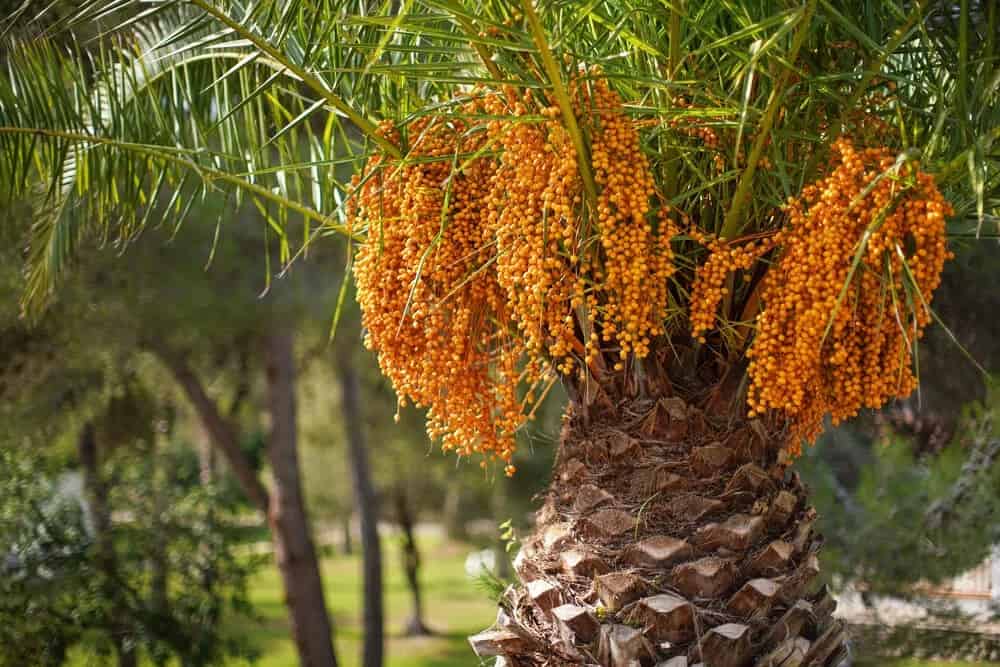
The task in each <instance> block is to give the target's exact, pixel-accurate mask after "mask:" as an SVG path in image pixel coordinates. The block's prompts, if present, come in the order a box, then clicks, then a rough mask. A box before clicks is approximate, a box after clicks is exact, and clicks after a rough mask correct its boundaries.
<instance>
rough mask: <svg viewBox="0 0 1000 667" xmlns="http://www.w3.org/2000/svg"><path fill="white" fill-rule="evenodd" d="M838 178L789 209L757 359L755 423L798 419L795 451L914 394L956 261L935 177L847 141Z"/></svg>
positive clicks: (837, 161)
mask: <svg viewBox="0 0 1000 667" xmlns="http://www.w3.org/2000/svg"><path fill="white" fill-rule="evenodd" d="M833 149H834V162H833V169H832V170H831V172H830V173H829V175H827V176H826V177H824V178H822V179H820V180H819V181H817V182H816V183H814V184H813V185H810V186H808V187H806V188H805V189H804V190H803V192H802V195H801V197H800V198H798V199H792V200H790V201H789V202H788V204H787V207H786V213H787V215H788V224H787V226H786V228H785V230H784V231H782V232H781V233H780V235H781V236H782V237H783V238H780V239H779V242H780V244H781V255H780V258H779V260H778V262H777V265H776V266H775V267H773V268H772V270H771V271H769V272H768V275H767V277H766V278H765V282H764V287H763V295H762V297H763V303H764V309H763V311H762V312H761V314H760V315H759V316H758V318H757V334H756V339H755V341H754V343H753V346H752V348H751V349H750V351H749V352H748V355H749V357H750V360H751V361H750V367H749V373H750V378H751V385H750V391H749V404H750V411H751V415H753V414H756V413H762V412H764V411H766V410H778V411H781V412H783V413H784V414H785V415H786V416H787V417H789V418H790V419H791V423H792V432H791V435H790V439H789V448H790V449H791V450H792V451H793V453H795V452H797V451H798V448H799V447H800V443H801V442H802V441H803V440H806V441H812V440H814V439H815V438H816V437H817V436H818V435H819V433H820V431H821V429H822V421H823V418H824V416H825V415H826V414H829V415H830V416H831V418H832V420H833V421H834V423H837V422H839V421H840V420H843V419H846V418H848V417H851V416H854V415H855V414H857V413H858V411H859V410H860V409H861V408H862V407H869V408H878V407H881V406H882V405H883V404H884V403H885V402H886V401H887V400H889V399H891V398H893V397H897V396H900V397H901V396H907V395H909V394H910V393H911V392H912V391H913V390H914V389H915V388H916V378H915V377H914V375H913V371H912V350H913V347H914V345H915V343H916V340H917V339H919V338H920V337H921V335H922V334H923V330H924V327H925V326H926V325H927V324H928V323H929V322H930V319H931V314H930V310H929V301H930V299H931V295H932V293H933V292H934V290H935V289H936V288H937V287H938V285H939V284H940V281H941V270H942V267H943V264H944V262H945V260H946V259H948V258H949V252H948V249H947V247H946V238H945V217H946V216H948V215H950V214H951V209H950V207H949V205H948V203H947V202H946V201H945V200H944V198H943V197H942V195H941V193H940V192H939V191H938V188H937V186H936V184H935V182H934V179H933V177H932V176H930V175H928V174H926V173H923V172H921V171H919V170H918V169H916V168H915V167H914V166H913V165H911V164H909V163H904V162H897V160H896V159H895V155H894V154H893V153H891V152H890V151H888V150H887V149H883V148H868V149H856V148H855V147H854V146H853V145H852V144H851V142H849V141H847V140H845V139H839V140H837V142H836V143H835V144H834V146H833Z"/></svg>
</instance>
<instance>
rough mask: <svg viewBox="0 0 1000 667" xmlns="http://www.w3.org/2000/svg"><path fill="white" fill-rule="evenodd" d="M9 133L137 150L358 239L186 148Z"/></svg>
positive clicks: (0, 130)
mask: <svg viewBox="0 0 1000 667" xmlns="http://www.w3.org/2000/svg"><path fill="white" fill-rule="evenodd" d="M3 134H8V135H14V134H21V135H33V136H36V137H48V138H51V139H64V140H67V141H72V142H74V143H80V144H100V145H102V146H109V147H112V148H117V149H119V150H123V151H129V152H131V153H136V154H138V155H145V156H147V157H151V158H153V159H156V160H162V161H163V162H169V163H171V164H175V165H178V166H181V167H184V168H185V169H188V170H190V171H193V172H194V173H196V174H198V176H199V177H201V179H202V180H203V181H205V182H211V181H214V180H215V181H222V182H224V183H229V184H230V185H233V186H235V187H237V188H240V189H241V190H244V191H246V192H248V193H250V194H252V195H254V196H256V197H259V198H261V199H266V200H269V201H272V202H274V203H275V204H277V205H279V206H281V207H283V208H286V209H288V210H289V211H294V212H295V213H298V214H299V215H301V216H303V217H305V218H308V219H310V220H314V221H316V222H319V223H321V224H323V225H325V226H326V227H328V228H330V229H332V230H333V231H335V232H338V233H341V234H344V235H345V236H349V237H351V238H352V239H355V240H360V239H358V238H357V237H356V236H354V235H353V234H351V233H350V232H348V230H347V229H346V228H345V227H344V225H341V224H339V223H335V222H332V221H331V220H330V217H329V216H327V215H324V214H322V213H320V212H319V211H317V210H315V209H313V208H310V207H308V206H305V205H303V204H301V203H299V202H297V201H294V200H291V199H288V198H287V197H283V196H281V195H279V194H276V193H274V192H272V191H271V190H269V189H267V188H265V187H263V186H261V185H258V184H256V183H251V182H250V181H246V180H244V179H242V178H239V177H237V176H234V175H233V174H230V173H228V172H225V171H222V170H220V169H215V168H213V167H208V166H204V165H200V164H197V163H196V162H194V161H192V160H189V159H187V158H185V157H183V154H184V153H187V152H189V151H184V150H182V149H173V148H170V147H168V146H150V145H148V144H136V143H131V142H127V141H119V140H117V139H110V138H108V137H98V136H94V135H90V134H85V133H82V132H64V131H61V130H49V129H45V128H34V127H9V126H0V135H3Z"/></svg>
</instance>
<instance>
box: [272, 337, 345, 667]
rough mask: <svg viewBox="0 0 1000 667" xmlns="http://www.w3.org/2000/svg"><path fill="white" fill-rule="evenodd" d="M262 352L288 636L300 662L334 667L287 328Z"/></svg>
mask: <svg viewBox="0 0 1000 667" xmlns="http://www.w3.org/2000/svg"><path fill="white" fill-rule="evenodd" d="M264 352H265V357H266V359H267V388H268V408H269V411H270V414H271V434H270V437H269V438H268V443H267V454H268V460H269V461H270V463H271V472H272V475H273V478H274V484H273V487H274V489H273V496H272V498H271V502H270V507H269V509H268V513H267V518H268V523H269V524H270V526H271V534H272V536H273V539H274V547H275V557H276V558H277V561H278V569H279V570H280V571H281V577H282V580H283V582H284V585H285V599H286V602H287V605H288V608H289V611H290V612H291V625H292V637H293V639H294V640H295V645H296V648H297V649H298V653H299V660H300V662H301V664H302V665H303V667H335V666H336V664H337V659H336V656H335V654H334V650H333V641H332V637H333V632H332V627H331V624H330V617H329V615H328V614H327V610H326V604H325V602H324V599H323V582H322V580H321V578H320V572H319V563H318V561H317V559H316V550H315V548H314V546H313V540H312V536H311V535H310V529H309V522H308V518H307V515H306V508H305V502H304V499H303V495H302V481H301V475H300V472H299V459H298V442H297V438H298V436H297V432H296V414H295V361H294V357H293V349H292V335H291V333H289V332H287V331H271V332H269V333H268V334H267V335H266V336H265V340H264Z"/></svg>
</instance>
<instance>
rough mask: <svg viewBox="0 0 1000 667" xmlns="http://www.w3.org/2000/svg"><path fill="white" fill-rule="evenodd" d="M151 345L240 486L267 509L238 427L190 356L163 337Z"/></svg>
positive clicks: (256, 502) (263, 494)
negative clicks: (212, 394) (222, 410)
mask: <svg viewBox="0 0 1000 667" xmlns="http://www.w3.org/2000/svg"><path fill="white" fill-rule="evenodd" d="M149 348H150V349H151V350H152V352H153V353H154V354H156V356H157V357H158V358H159V359H160V362H161V363H163V365H164V366H166V367H167V368H168V369H169V370H170V372H171V374H173V376H174V379H175V380H176V381H177V384H179V385H180V387H181V389H182V390H183V391H184V394H185V395H186V396H187V398H188V401H189V402H190V403H191V406H192V407H193V408H194V409H195V411H196V412H197V413H198V418H199V419H200V420H201V424H202V426H203V427H204V428H205V430H206V431H207V432H208V435H209V437H210V438H211V441H212V445H213V446H214V447H215V448H216V449H218V450H219V451H220V452H221V453H222V455H223V456H224V457H225V459H226V463H227V464H228V465H229V469H230V470H232V472H233V475H235V477H236V479H237V481H238V482H239V484H240V488H241V489H243V493H245V494H246V496H247V498H248V499H249V500H250V502H251V503H253V504H254V505H255V506H256V507H257V509H259V510H260V511H262V512H267V511H268V506H269V504H270V499H269V497H268V493H267V489H265V488H264V485H263V484H262V483H261V481H260V479H259V478H258V477H257V472H256V471H255V470H254V469H253V467H252V466H251V465H250V462H249V461H247V458H246V456H244V454H243V451H242V450H241V449H240V443H239V439H238V438H237V433H236V429H235V428H233V425H232V424H231V423H230V422H229V421H228V420H227V419H226V418H225V417H223V416H222V414H221V413H220V412H219V407H218V405H217V404H216V402H215V401H214V400H212V399H211V398H209V396H208V393H207V392H206V391H205V387H204V386H203V385H202V383H201V381H200V380H199V379H198V376H197V375H196V374H195V372H194V370H193V369H192V368H191V365H190V364H188V362H187V359H185V358H184V355H183V354H181V353H180V352H178V351H177V350H173V349H171V348H170V347H169V346H167V345H166V343H165V342H163V341H159V340H154V341H150V342H149Z"/></svg>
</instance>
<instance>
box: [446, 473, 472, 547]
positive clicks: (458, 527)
mask: <svg viewBox="0 0 1000 667" xmlns="http://www.w3.org/2000/svg"><path fill="white" fill-rule="evenodd" d="M441 523H442V524H444V534H445V535H446V536H447V537H448V539H450V540H459V541H462V540H466V539H468V537H469V533H468V531H467V530H466V529H465V517H464V516H463V515H462V480H460V479H458V478H456V477H451V478H449V479H448V482H447V487H446V488H445V495H444V507H443V508H442V509H441Z"/></svg>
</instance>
